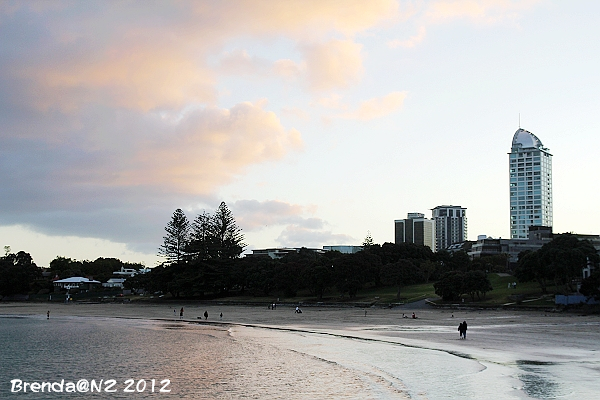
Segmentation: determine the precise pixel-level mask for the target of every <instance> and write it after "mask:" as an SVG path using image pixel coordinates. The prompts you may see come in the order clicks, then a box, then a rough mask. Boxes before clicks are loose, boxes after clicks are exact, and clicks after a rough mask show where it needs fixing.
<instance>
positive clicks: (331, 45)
mask: <svg viewBox="0 0 600 400" xmlns="http://www.w3.org/2000/svg"><path fill="white" fill-rule="evenodd" d="M361 49H362V45H360V44H358V43H355V42H353V41H351V40H338V39H332V40H330V41H329V42H327V43H323V44H311V45H305V46H303V53H304V56H305V58H306V69H307V75H308V76H307V79H308V84H309V87H310V88H311V89H312V90H314V91H325V90H331V89H336V88H345V87H347V86H349V85H350V84H353V83H355V82H357V81H358V80H359V78H360V76H361V75H362V73H363V65H362V56H361V54H360V51H361Z"/></svg>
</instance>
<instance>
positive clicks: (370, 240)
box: [362, 231, 373, 250]
mask: <svg viewBox="0 0 600 400" xmlns="http://www.w3.org/2000/svg"><path fill="white" fill-rule="evenodd" d="M362 246H363V249H364V250H368V249H370V248H371V246H373V238H372V237H371V231H367V237H365V240H364V241H363V243H362Z"/></svg>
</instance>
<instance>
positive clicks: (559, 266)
mask: <svg viewBox="0 0 600 400" xmlns="http://www.w3.org/2000/svg"><path fill="white" fill-rule="evenodd" d="M598 259H599V257H598V253H597V252H596V249H595V248H594V246H593V245H592V244H591V243H590V242H589V241H588V240H579V239H578V238H577V237H576V236H574V235H572V234H568V233H565V234H562V235H556V236H555V237H554V239H553V240H552V241H551V242H549V243H546V244H545V245H544V246H542V248H541V249H539V250H537V251H533V252H531V251H530V252H522V253H521V254H519V264H518V267H517V269H516V271H515V274H516V276H517V278H518V279H519V281H521V282H527V281H532V280H535V281H537V282H538V284H539V285H540V288H541V289H542V292H544V293H546V290H547V289H546V288H547V285H548V282H553V283H554V285H555V287H556V288H557V290H560V291H563V292H573V291H575V287H574V285H573V281H574V279H575V278H578V277H580V276H581V271H582V269H583V268H584V267H585V266H586V264H587V262H588V261H589V262H592V263H594V264H595V263H597V262H598Z"/></svg>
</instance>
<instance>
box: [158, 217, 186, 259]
mask: <svg viewBox="0 0 600 400" xmlns="http://www.w3.org/2000/svg"><path fill="white" fill-rule="evenodd" d="M165 231H166V232H167V236H164V237H163V240H164V242H163V244H162V246H160V248H159V249H158V255H160V256H163V257H165V258H166V259H167V262H170V263H173V262H175V263H179V262H181V261H183V259H184V258H185V256H186V249H187V246H188V243H189V240H190V222H189V221H188V219H187V217H186V216H185V214H184V213H183V211H182V210H181V209H180V208H178V209H177V210H175V212H174V213H173V216H172V217H171V220H170V221H169V223H168V224H167V226H166V227H165Z"/></svg>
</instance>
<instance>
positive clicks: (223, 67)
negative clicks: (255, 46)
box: [218, 49, 270, 75]
mask: <svg viewBox="0 0 600 400" xmlns="http://www.w3.org/2000/svg"><path fill="white" fill-rule="evenodd" d="M269 67H270V65H269V61H268V60H265V59H261V58H258V57H252V56H250V55H249V54H248V52H247V51H246V50H240V49H236V50H234V51H231V52H225V54H224V55H223V57H222V58H221V60H220V62H219V67H218V68H219V72H220V73H226V74H236V75H265V74H266V73H267V72H268V69H269Z"/></svg>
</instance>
